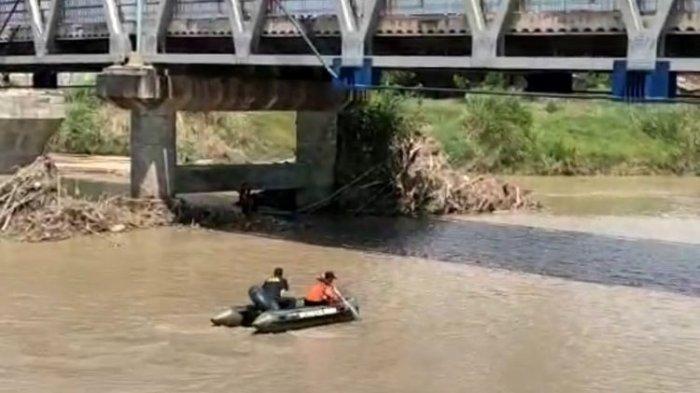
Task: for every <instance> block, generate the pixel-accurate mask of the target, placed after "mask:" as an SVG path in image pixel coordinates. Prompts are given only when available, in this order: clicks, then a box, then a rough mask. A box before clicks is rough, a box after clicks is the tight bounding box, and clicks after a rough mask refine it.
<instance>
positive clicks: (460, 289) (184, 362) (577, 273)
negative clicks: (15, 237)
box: [0, 186, 700, 393]
mask: <svg viewBox="0 0 700 393" xmlns="http://www.w3.org/2000/svg"><path fill="white" fill-rule="evenodd" d="M661 188H668V187H666V186H663V187H661ZM682 189H683V190H686V189H687V187H683V188H682ZM543 194H544V193H543ZM697 195H700V193H698V194H697ZM689 198H691V199H692V195H691V196H690V197H689ZM691 202H692V201H691ZM691 202H689V203H690V204H691V205H692V203H691ZM605 205H606V206H607V204H605ZM698 206H700V204H698ZM684 212H685V213H684V214H683V215H675V214H676V213H668V212H666V211H661V210H655V211H654V212H652V213H647V212H639V214H637V215H631V216H630V215H629V214H627V215H625V217H628V218H629V217H633V218H635V219H638V220H642V222H652V223H653V222H655V223H656V225H657V228H665V227H663V225H671V227H673V228H675V230H676V231H678V232H683V231H684V230H685V228H688V227H692V225H695V224H692V223H696V222H697V219H695V218H693V216H692V214H687V210H684ZM615 214H617V213H616V212H614V211H613V212H610V211H606V212H604V213H595V212H594V213H591V212H590V209H588V210H587V212H586V213H585V214H582V215H581V216H580V217H582V218H584V216H586V217H588V218H591V217H596V219H600V220H608V222H609V225H608V226H609V227H615V226H616V225H618V224H619V223H618V221H617V220H618V218H624V217H622V216H623V215H622V214H620V215H618V216H615ZM667 214H671V215H672V216H673V217H671V218H673V219H674V220H676V219H682V220H688V222H691V224H690V226H688V225H676V224H673V223H671V224H669V223H668V220H669V219H671V218H669V217H666V215H667ZM550 216H551V217H554V218H556V217H559V218H562V219H563V218H566V219H567V220H571V221H576V219H575V217H577V216H576V215H575V214H573V213H572V212H571V211H569V212H557V211H554V212H552V211H550V212H546V213H542V214H540V215H537V216H536V217H545V218H547V217H550ZM499 217H500V218H499V219H498V220H500V221H499V222H484V221H479V220H476V221H474V220H473V219H472V220H470V221H462V220H447V221H445V220H437V221H436V220H386V219H366V220H353V219H343V220H339V219H337V218H324V219H317V220H314V221H312V222H309V223H307V224H308V225H306V226H305V227H304V228H305V229H302V230H293V231H290V232H289V233H284V234H282V235H280V236H277V237H276V238H271V237H268V236H261V235H246V234H236V233H226V232H217V231H207V230H199V229H189V228H167V229H158V230H148V231H140V232H134V233H129V234H120V235H113V236H105V237H84V238H78V239H73V240H69V241H64V242H58V243H45V244H18V243H8V242H5V243H2V242H0V288H2V293H3V295H2V296H1V297H0V391H8V392H19V391H22V392H82V391H100V392H164V391H172V392H178V391H182V392H192V391H201V392H219V391H221V392H224V391H225V392H231V391H234V392H244V393H246V392H255V393H259V392H269V391H273V389H274V390H279V391H284V392H303V393H313V392H359V393H374V392H377V393H379V392H416V393H418V392H557V393H558V392H635V393H636V392H679V393H680V392H683V393H687V392H698V391H700V375H699V373H698V370H700V311H699V310H700V244H697V243H696V242H692V241H682V240H683V239H676V240H677V241H669V240H665V239H663V236H661V235H662V234H661V233H658V234H657V235H658V236H655V234H654V233H653V232H654V226H653V225H652V226H651V227H650V228H648V229H647V230H646V232H645V233H644V236H632V237H619V236H616V235H614V234H610V233H598V232H596V230H595V229H596V228H595V227H591V228H576V230H569V229H571V228H565V227H564V228H558V229H552V228H551V227H546V225H544V224H542V227H532V226H526V225H523V222H521V221H522V220H523V219H522V218H519V217H521V216H517V215H516V216H499ZM508 217H511V218H510V219H509V218H508ZM551 217H550V218H551ZM606 217H607V218H606ZM615 217H618V218H615ZM485 220H486V221H488V219H485ZM509 220H510V221H509ZM683 222H685V221H683ZM538 224H541V223H538ZM560 224H561V223H560ZM558 225H559V224H558ZM561 225H564V224H561ZM674 225H676V226H675V227H674ZM660 232H665V230H661V231H660ZM659 238H662V239H659ZM278 265H279V266H283V267H284V268H285V270H286V272H287V275H288V277H289V279H290V283H291V286H292V292H293V293H296V294H303V292H304V291H305V290H306V288H307V287H308V285H310V284H311V283H312V279H313V276H314V275H316V274H318V273H319V272H320V271H322V270H325V269H333V270H334V271H335V272H336V274H337V275H338V276H339V277H340V281H339V284H340V287H341V289H343V290H344V291H345V292H347V293H348V294H352V295H354V296H356V297H357V298H359V301H360V305H361V314H362V317H363V319H362V320H361V321H359V322H353V323H347V324H339V325H332V326H325V327H319V328H314V329H308V330H302V331H297V332H293V333H283V334H277V335H253V334H252V332H251V331H250V330H246V329H227V328H215V327H212V326H210V324H209V321H208V319H209V318H210V317H211V316H212V315H213V314H214V313H216V312H218V311H219V310H221V309H222V308H223V307H225V306H227V305H231V304H239V303H245V302H246V301H247V295H246V291H247V288H248V286H249V285H251V284H252V283H256V282H258V281H260V280H262V279H264V278H265V277H266V276H267V275H268V274H269V273H270V272H271V270H272V268H274V267H275V266H278Z"/></svg>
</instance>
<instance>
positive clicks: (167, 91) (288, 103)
mask: <svg viewBox="0 0 700 393" xmlns="http://www.w3.org/2000/svg"><path fill="white" fill-rule="evenodd" d="M97 94H98V95H99V96H100V97H102V98H104V99H107V100H109V101H111V102H114V103H115V104H116V105H118V106H120V107H122V108H125V109H145V108H155V107H167V108H170V109H172V110H175V111H299V110H304V111H337V110H339V109H340V108H342V107H343V106H344V105H345V104H346V103H347V102H348V100H349V97H350V94H349V92H348V91H347V90H345V89H342V88H339V87H338V86H337V85H334V84H333V83H332V82H331V81H320V80H307V79H272V78H259V77H255V76H254V75H253V76H250V75H246V74H240V75H237V74H233V75H203V74H193V73H189V74H176V73H168V72H166V71H164V70H158V69H157V68H154V67H152V66H113V67H109V68H107V69H105V70H104V71H103V72H102V73H100V74H99V75H98V76H97Z"/></svg>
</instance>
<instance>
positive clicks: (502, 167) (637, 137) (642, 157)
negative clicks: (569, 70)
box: [412, 96, 700, 175]
mask: <svg viewBox="0 0 700 393" xmlns="http://www.w3.org/2000/svg"><path fill="white" fill-rule="evenodd" d="M413 105H414V108H413V109H412V110H414V111H417V112H420V113H423V114H424V115H425V117H426V118H427V123H428V124H430V125H431V126H430V130H429V133H430V134H431V135H434V136H435V137H436V138H437V139H438V140H440V141H441V143H442V144H443V146H445V149H446V151H447V154H448V155H449V157H450V161H451V162H452V163H453V164H454V165H457V166H460V167H464V168H467V169H468V170H470V171H477V172H497V173H513V174H536V175H591V174H613V175H641V174H656V173H675V174H700V109H698V108H694V107H691V106H686V105H652V104H645V105H630V104H624V103H615V102H608V101H575V102H572V101H561V100H538V101H532V100H523V99H519V98H509V97H483V96H476V97H468V98H465V99H456V100H449V101H445V100H441V101H437V100H413Z"/></svg>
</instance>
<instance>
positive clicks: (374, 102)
mask: <svg viewBox="0 0 700 393" xmlns="http://www.w3.org/2000/svg"><path fill="white" fill-rule="evenodd" d="M410 105H412V103H411V102H410V101H407V100H406V99H405V97H403V96H401V95H397V94H390V93H386V94H375V95H373V96H371V97H369V99H367V100H366V101H364V102H360V103H356V104H355V105H353V106H351V107H350V108H348V110H347V111H345V113H344V114H343V115H342V116H341V118H340V119H339V120H340V121H339V124H340V126H339V138H338V161H337V163H336V183H337V186H338V187H339V188H338V191H336V194H337V198H335V199H336V200H335V202H337V203H336V205H337V206H338V207H339V208H340V210H341V211H343V212H347V211H352V212H355V213H372V214H394V213H398V214H403V215H415V214H424V213H429V214H450V213H483V212H492V211H495V210H514V209H528V208H536V207H537V204H536V203H535V202H533V201H532V200H531V199H530V198H529V196H528V194H527V193H526V192H524V191H522V190H521V189H520V188H519V187H518V186H516V185H514V184H510V183H508V182H504V181H501V180H498V179H496V178H494V177H493V176H483V175H473V176H471V175H468V174H467V173H466V172H464V171H462V170H459V169H455V168H454V167H453V165H451V164H450V163H449V159H448V157H447V156H446V155H445V153H444V150H443V147H442V146H441V144H440V143H439V142H438V141H437V140H436V139H435V138H433V137H432V136H430V135H428V134H426V132H425V131H426V130H427V129H429V128H430V125H429V124H428V123H427V122H426V120H425V116H423V115H422V112H421V111H416V110H414V108H411V107H409V106H410Z"/></svg>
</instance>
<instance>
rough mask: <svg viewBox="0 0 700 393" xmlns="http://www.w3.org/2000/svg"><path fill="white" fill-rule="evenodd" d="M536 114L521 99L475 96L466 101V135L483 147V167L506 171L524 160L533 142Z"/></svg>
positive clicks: (481, 162) (480, 165)
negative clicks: (533, 125) (534, 115)
mask: <svg viewBox="0 0 700 393" xmlns="http://www.w3.org/2000/svg"><path fill="white" fill-rule="evenodd" d="M532 124H533V117H532V113H531V111H530V109H529V108H528V107H527V106H525V105H524V104H522V102H521V100H518V99H516V98H511V97H474V98H470V99H468V100H467V101H466V110H465V114H464V119H463V125H464V128H465V131H466V137H467V138H468V139H471V140H473V141H474V142H475V143H476V145H477V146H478V147H479V149H480V150H481V151H480V152H479V155H480V156H481V157H480V158H479V162H478V163H475V164H476V166H477V169H480V170H504V169H507V168H511V167H513V166H517V165H519V164H522V163H524V162H525V161H526V160H527V159H528V158H529V157H530V153H531V148H532V146H533V145H534V143H535V141H534V135H533V133H532Z"/></svg>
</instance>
